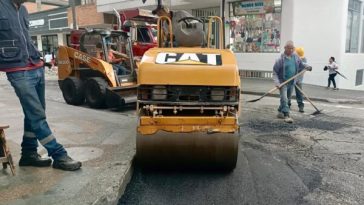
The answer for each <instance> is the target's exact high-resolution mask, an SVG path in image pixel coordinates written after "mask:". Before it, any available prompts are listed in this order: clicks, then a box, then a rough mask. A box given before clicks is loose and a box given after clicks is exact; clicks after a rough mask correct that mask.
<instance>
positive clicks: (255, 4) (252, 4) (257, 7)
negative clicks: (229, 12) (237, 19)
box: [233, 1, 266, 16]
mask: <svg viewBox="0 0 364 205" xmlns="http://www.w3.org/2000/svg"><path fill="white" fill-rule="evenodd" d="M264 6H265V2H264V1H243V2H235V3H233V9H234V15H236V16H241V15H246V14H264V13H265V12H266V11H265V9H264Z"/></svg>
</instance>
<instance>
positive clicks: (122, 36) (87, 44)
mask: <svg viewBox="0 0 364 205" xmlns="http://www.w3.org/2000/svg"><path fill="white" fill-rule="evenodd" d="M80 50H81V51H82V52H85V53H87V54H89V55H91V56H92V57H95V58H98V59H101V60H103V61H105V62H108V63H110V64H113V66H115V65H116V64H118V65H120V66H122V67H123V68H126V73H125V74H124V75H132V76H134V77H135V67H136V66H135V63H134V60H133V59H134V58H133V53H132V47H131V41H130V38H129V36H128V34H127V33H126V32H124V31H105V30H93V31H89V32H86V33H85V34H84V35H82V36H81V39H80ZM112 51H113V52H112ZM112 58H116V59H121V60H120V62H117V63H115V62H113V59H112Z"/></svg>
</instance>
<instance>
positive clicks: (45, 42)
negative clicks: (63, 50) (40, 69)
mask: <svg viewBox="0 0 364 205" xmlns="http://www.w3.org/2000/svg"><path fill="white" fill-rule="evenodd" d="M57 50H58V37H57V35H44V36H42V51H43V55H45V54H47V53H51V54H56V53H57Z"/></svg>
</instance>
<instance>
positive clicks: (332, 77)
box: [327, 73, 337, 88]
mask: <svg viewBox="0 0 364 205" xmlns="http://www.w3.org/2000/svg"><path fill="white" fill-rule="evenodd" d="M336 75H337V73H333V74H330V75H329V79H328V84H327V87H330V85H331V81H332V84H333V85H334V88H336V82H335V76H336Z"/></svg>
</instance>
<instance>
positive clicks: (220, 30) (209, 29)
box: [207, 16, 224, 49]
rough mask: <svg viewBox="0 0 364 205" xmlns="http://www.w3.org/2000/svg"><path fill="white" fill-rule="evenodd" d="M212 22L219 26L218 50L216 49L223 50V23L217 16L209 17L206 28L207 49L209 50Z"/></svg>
mask: <svg viewBox="0 0 364 205" xmlns="http://www.w3.org/2000/svg"><path fill="white" fill-rule="evenodd" d="M213 21H215V22H216V21H218V22H219V24H220V26H219V48H218V49H223V48H224V44H223V43H224V42H223V35H224V33H223V26H224V25H223V22H222V19H221V18H220V17H219V16H210V17H209V26H208V34H207V47H208V48H211V42H210V39H211V34H212V22H213Z"/></svg>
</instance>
